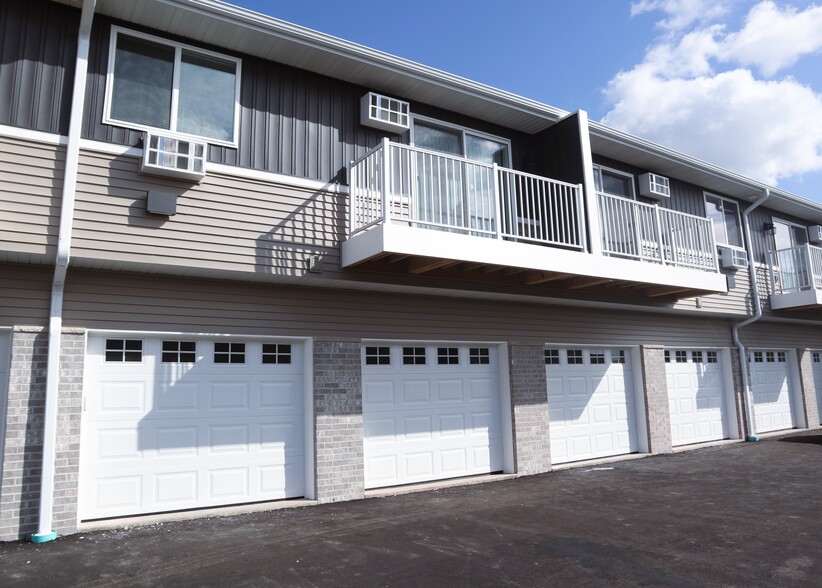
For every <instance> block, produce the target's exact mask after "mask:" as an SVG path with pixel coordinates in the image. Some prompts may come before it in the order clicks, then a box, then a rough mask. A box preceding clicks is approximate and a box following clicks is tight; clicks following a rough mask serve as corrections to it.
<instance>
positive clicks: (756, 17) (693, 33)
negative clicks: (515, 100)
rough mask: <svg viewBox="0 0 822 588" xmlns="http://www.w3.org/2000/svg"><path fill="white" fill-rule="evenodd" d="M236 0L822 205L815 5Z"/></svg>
mask: <svg viewBox="0 0 822 588" xmlns="http://www.w3.org/2000/svg"><path fill="white" fill-rule="evenodd" d="M233 3H235V4H238V5H241V6H245V7H247V8H250V9H252V10H256V11H258V12H262V13H265V14H269V15H271V16H275V17H277V18H281V19H283V20H286V21H289V22H293V23H296V24H299V25H303V26H306V27H309V28H312V29H315V30H318V31H322V32H324V33H329V34H332V35H336V36H338V37H342V38H344V39H347V40H350V41H355V42H357V43H361V44H363V45H367V46H369V47H373V48H375V49H379V50H382V51H386V52H388V53H392V54H394V55H398V56H400V57H404V58H407V59H411V60H413V61H416V62H419V63H423V64H426V65H429V66H432V67H436V68H439V69H442V70H445V71H448V72H451V73H455V74H458V75H461V76H464V77H467V78H470V79H473V80H476V81H479V82H483V83H485V84H489V85H491V86H495V87H497V88H501V89H503V90H507V91H510V92H514V93H517V94H521V95H523V96H527V97H529V98H533V99H536V100H539V101H542V102H545V103H548V104H551V105H553V106H557V107H560V108H564V109H566V110H576V109H584V110H587V111H588V113H589V115H590V116H591V118H593V119H596V120H603V121H604V122H606V123H608V124H610V125H612V126H615V127H617V128H621V129H623V130H626V131H628V132H632V133H634V134H637V135H639V136H641V137H643V138H646V139H650V140H652V141H656V142H658V143H661V144H663V145H666V146H668V147H672V148H674V149H678V150H680V151H683V152H685V153H687V154H689V155H693V156H695V157H700V158H702V159H705V160H707V161H710V162H711V163H714V164H717V165H721V166H722V167H726V168H728V169H731V170H733V171H737V172H739V173H743V174H745V175H748V176H751V177H754V178H756V179H759V180H763V181H766V182H768V183H771V184H776V185H778V186H779V187H781V188H784V189H786V190H789V191H792V192H794V193H796V194H798V195H800V196H804V197H806V198H810V199H813V200H816V201H819V202H822V52H820V50H822V5H819V6H817V5H815V4H814V3H812V2H808V1H802V0H797V1H793V2H791V3H788V2H782V1H777V0H773V1H769V0H766V1H743V0H636V1H633V2H632V1H631V0H579V1H576V2H567V1H559V0H511V1H510V2H508V3H506V4H504V5H500V4H499V3H498V2H494V3H492V2H489V1H486V0H472V1H468V0H457V1H449V2H443V1H441V0H440V1H433V0H417V1H416V2H414V3H407V2H406V3H403V2H400V3H392V2H388V3H375V2H373V1H369V2H365V1H362V0H349V1H348V2H339V1H334V2H331V1H326V0H317V1H312V2H271V1H264V0H233Z"/></svg>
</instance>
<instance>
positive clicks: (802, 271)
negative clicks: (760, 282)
mask: <svg viewBox="0 0 822 588" xmlns="http://www.w3.org/2000/svg"><path fill="white" fill-rule="evenodd" d="M769 258H770V259H769V261H770V264H769V265H770V276H771V292H772V294H771V308H772V309H774V310H781V309H785V310H809V309H814V308H819V307H820V306H822V247H816V246H814V245H799V246H797V247H789V248H787V249H779V250H777V251H771V252H770V255H769Z"/></svg>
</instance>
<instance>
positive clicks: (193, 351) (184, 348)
mask: <svg viewBox="0 0 822 588" xmlns="http://www.w3.org/2000/svg"><path fill="white" fill-rule="evenodd" d="M162 358H163V363H194V362H195V361H196V360H197V343H196V342H194V341H163V357H162Z"/></svg>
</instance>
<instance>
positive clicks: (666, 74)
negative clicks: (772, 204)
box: [603, 0, 822, 184]
mask: <svg viewBox="0 0 822 588" xmlns="http://www.w3.org/2000/svg"><path fill="white" fill-rule="evenodd" d="M680 4H681V3H677V2H674V1H673V0H670V1H669V0H641V1H640V2H637V3H635V4H634V5H633V6H632V13H634V14H637V13H641V12H647V11H650V10H661V11H662V12H663V13H664V14H665V16H666V17H667V18H666V19H665V20H663V21H661V23H662V24H660V26H662V27H663V28H665V29H666V30H667V32H666V33H665V34H664V36H662V37H661V38H660V39H658V40H657V42H656V43H655V44H654V45H652V46H651V47H649V48H648V49H647V51H646V54H645V58H644V60H643V62H642V63H640V64H638V65H636V66H635V67H633V68H632V69H630V70H628V71H622V72H620V73H619V74H618V75H616V76H615V77H614V78H613V79H612V80H611V81H610V82H609V83H608V86H607V87H606V89H605V92H604V93H605V97H606V100H607V101H608V102H609V104H610V105H611V109H610V111H609V112H608V113H607V115H606V116H605V118H604V119H603V122H605V123H606V124H609V125H611V126H614V127H617V128H621V129H624V130H627V131H629V132H631V133H635V134H637V135H639V136H642V137H646V138H648V139H651V140H653V141H656V142H658V143H661V144H664V145H667V146H670V147H673V148H675V149H678V150H680V151H683V152H685V153H688V154H690V155H694V156H696V157H699V158H701V159H704V160H706V161H710V162H711V163H715V164H717V165H720V166H722V167H725V168H728V169H731V170H733V171H737V172H739V173H742V174H745V175H748V176H750V177H753V178H757V179H760V180H763V181H766V182H768V183H772V184H775V183H777V182H778V181H779V179H780V178H788V177H796V176H801V174H803V173H807V172H814V171H820V170H822V95H820V94H818V93H816V92H814V90H813V89H812V88H810V87H809V86H807V85H804V84H802V83H801V82H800V81H798V80H796V79H794V78H791V77H784V78H782V79H761V78H759V79H758V78H757V77H756V76H755V75H754V73H753V71H752V70H751V69H749V68H755V69H756V70H758V71H759V72H760V73H762V74H765V75H768V76H772V75H773V74H775V73H777V72H778V71H780V70H782V69H784V68H785V67H788V66H790V65H792V64H793V63H795V62H796V60H797V59H799V58H800V57H802V56H804V55H809V54H813V53H815V52H817V51H819V50H820V48H822V8H818V7H816V6H811V7H809V8H807V9H805V10H803V11H798V10H796V9H795V8H792V7H785V8H779V7H778V6H777V5H776V4H774V3H773V2H771V1H766V2H760V3H759V4H757V5H756V6H754V7H753V8H752V9H751V10H750V11H749V13H748V15H747V17H746V18H745V21H744V25H743V27H742V28H741V29H740V30H739V31H735V32H728V31H727V29H726V27H725V26H724V25H722V24H718V23H713V24H712V23H711V22H709V21H707V20H705V19H697V18H695V17H693V16H692V14H693V10H694V6H695V5H698V4H701V5H703V8H704V7H705V5H706V3H704V2H699V1H697V0H694V1H691V2H685V3H683V4H687V5H688V8H687V9H683V11H680V12H676V10H675V8H676V6H679V5H680ZM674 5H676V6H674ZM723 6H727V3H726V4H723ZM723 14H724V13H723ZM677 19H678V20H677ZM677 22H680V23H684V22H687V24H686V25H684V28H685V29H687V30H684V29H680V30H675V28H674V25H675V23H677ZM677 26H679V25H677Z"/></svg>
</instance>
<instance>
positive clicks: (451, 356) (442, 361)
mask: <svg viewBox="0 0 822 588" xmlns="http://www.w3.org/2000/svg"><path fill="white" fill-rule="evenodd" d="M459 362H460V355H459V349H458V348H456V347H439V348H438V349H437V363H438V364H439V365H457V364H459Z"/></svg>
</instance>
